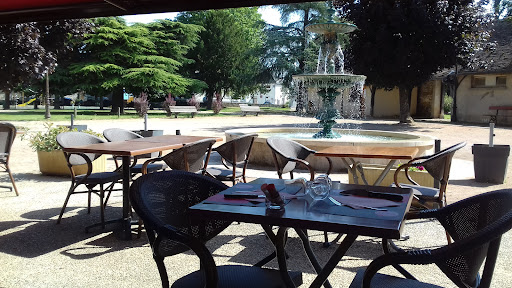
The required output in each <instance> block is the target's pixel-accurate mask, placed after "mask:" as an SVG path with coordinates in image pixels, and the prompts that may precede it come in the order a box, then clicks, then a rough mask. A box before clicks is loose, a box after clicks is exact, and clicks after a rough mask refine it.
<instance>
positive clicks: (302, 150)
mask: <svg viewBox="0 0 512 288" xmlns="http://www.w3.org/2000/svg"><path fill="white" fill-rule="evenodd" d="M267 144H268V146H269V147H270V149H271V150H272V152H273V153H274V156H275V158H274V160H276V161H277V162H278V163H276V165H277V166H278V167H276V168H278V169H281V171H282V173H286V172H290V171H292V170H293V169H295V167H296V165H297V163H296V162H291V161H288V159H301V160H305V159H306V158H307V157H308V156H309V155H310V154H313V153H315V151H314V150H311V149H309V148H308V147H306V146H304V145H302V144H300V143H298V142H295V141H293V140H290V139H286V138H280V137H269V138H267Z"/></svg>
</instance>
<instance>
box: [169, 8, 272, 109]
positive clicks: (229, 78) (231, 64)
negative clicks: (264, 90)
mask: <svg viewBox="0 0 512 288" xmlns="http://www.w3.org/2000/svg"><path fill="white" fill-rule="evenodd" d="M177 19H178V20H179V21H180V22H184V23H189V24H196V25H200V26H202V27H204V30H203V31H201V32H200V34H199V35H200V39H201V40H200V41H199V42H198V44H197V46H196V47H195V48H194V49H192V50H191V51H190V52H189V54H188V55H190V58H191V59H193V60H194V63H191V64H189V65H187V71H188V73H189V75H190V77H193V78H195V79H197V80H200V81H203V82H204V83H206V84H207V87H206V88H205V89H204V91H206V96H207V98H208V107H209V108H211V103H212V101H213V97H214V94H215V93H220V92H222V91H224V92H226V91H231V92H233V96H234V98H236V97H238V96H241V95H245V94H247V93H250V92H251V91H254V90H256V89H257V88H258V87H257V83H258V76H259V75H260V74H261V71H262V69H261V65H260V60H259V59H261V53H262V50H261V48H262V46H263V33H262V28H263V25H264V23H263V21H262V20H261V15H259V14H258V12H257V8H240V9H225V10H208V11H198V12H186V13H181V14H180V15H178V18H177Z"/></svg>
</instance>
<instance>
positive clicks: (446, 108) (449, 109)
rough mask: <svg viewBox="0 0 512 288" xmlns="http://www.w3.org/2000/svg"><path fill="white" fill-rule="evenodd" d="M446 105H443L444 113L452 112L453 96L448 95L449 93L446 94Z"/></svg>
mask: <svg viewBox="0 0 512 288" xmlns="http://www.w3.org/2000/svg"><path fill="white" fill-rule="evenodd" d="M443 101H444V105H443V111H444V114H447V115H448V114H451V113H452V107H453V98H452V97H450V96H448V95H447V94H444V99H443Z"/></svg>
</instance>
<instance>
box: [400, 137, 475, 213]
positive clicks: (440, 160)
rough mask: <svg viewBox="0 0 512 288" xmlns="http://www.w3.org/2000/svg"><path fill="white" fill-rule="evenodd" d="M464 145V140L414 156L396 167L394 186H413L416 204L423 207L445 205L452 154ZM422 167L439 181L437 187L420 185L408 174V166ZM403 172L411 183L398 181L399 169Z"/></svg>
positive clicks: (430, 207)
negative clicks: (433, 151) (423, 154)
mask: <svg viewBox="0 0 512 288" xmlns="http://www.w3.org/2000/svg"><path fill="white" fill-rule="evenodd" d="M464 146H466V142H461V143H458V144H455V145H453V146H451V147H448V148H446V149H444V150H441V151H439V152H437V153H435V154H433V155H428V156H421V157H417V158H414V159H412V160H410V161H409V162H407V163H406V164H404V165H401V166H400V167H398V168H397V169H396V171H395V175H394V177H395V178H394V181H395V184H394V185H395V186H398V187H404V188H413V190H414V196H415V198H416V199H417V203H416V206H417V207H418V206H419V207H420V208H423V209H432V208H439V207H444V206H446V188H447V186H448V180H449V178H450V168H451V165H452V159H453V155H454V154H455V152H457V150H459V149H461V148H462V147H464ZM420 166H422V167H424V168H425V170H426V171H427V172H428V173H429V174H430V175H431V176H432V177H434V180H435V181H439V183H440V187H439V188H432V187H425V186H420V185H419V184H418V183H416V182H415V181H414V180H413V179H411V177H410V176H409V173H408V171H409V168H411V167H420ZM402 170H403V171H404V172H405V176H406V177H407V180H409V181H410V182H411V183H412V185H411V184H407V183H406V184H404V183H398V174H399V173H400V171H402Z"/></svg>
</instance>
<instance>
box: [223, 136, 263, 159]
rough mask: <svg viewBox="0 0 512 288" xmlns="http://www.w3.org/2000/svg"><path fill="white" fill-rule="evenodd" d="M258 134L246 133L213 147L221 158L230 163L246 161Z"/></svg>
mask: <svg viewBox="0 0 512 288" xmlns="http://www.w3.org/2000/svg"><path fill="white" fill-rule="evenodd" d="M256 137H258V134H247V135H242V136H240V137H237V138H234V139H231V140H230V141H227V142H226V143H224V144H222V145H220V146H219V147H217V148H215V151H217V152H218V153H219V154H220V156H222V158H224V159H225V160H226V161H227V162H228V163H230V164H231V165H233V164H234V165H236V164H241V163H244V164H245V163H247V162H248V160H249V156H250V154H251V148H252V144H253V143H254V139H255V138H256Z"/></svg>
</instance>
